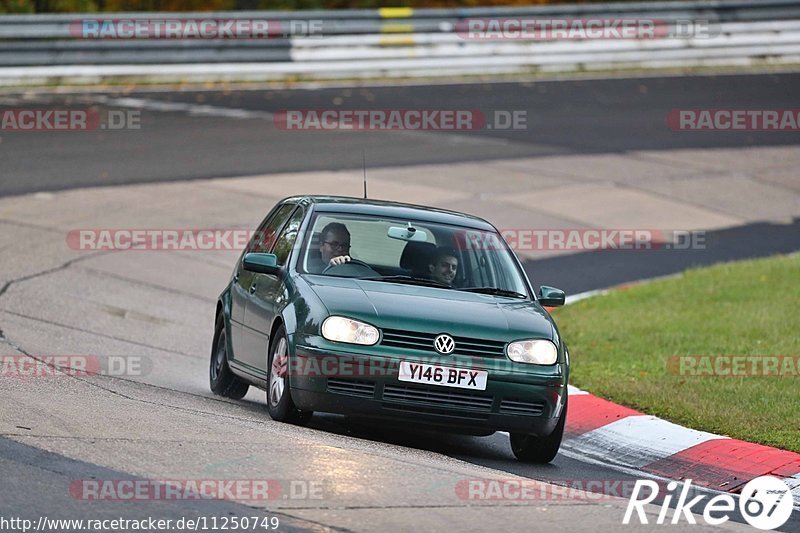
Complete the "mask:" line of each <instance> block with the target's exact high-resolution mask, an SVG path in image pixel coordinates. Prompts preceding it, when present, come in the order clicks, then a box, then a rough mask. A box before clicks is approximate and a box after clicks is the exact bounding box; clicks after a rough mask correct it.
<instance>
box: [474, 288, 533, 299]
mask: <svg viewBox="0 0 800 533" xmlns="http://www.w3.org/2000/svg"><path fill="white" fill-rule="evenodd" d="M458 290H460V291H464V292H478V293H480V294H494V295H495V296H510V297H511V298H527V296H525V295H524V294H522V293H520V292H517V291H510V290H508V289H501V288H500V287H466V288H464V289H458Z"/></svg>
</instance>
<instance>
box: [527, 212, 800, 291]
mask: <svg viewBox="0 0 800 533" xmlns="http://www.w3.org/2000/svg"><path fill="white" fill-rule="evenodd" d="M705 236H706V243H705V249H699V250H668V249H653V250H599V251H591V252H581V253H577V254H571V255H565V256H561V257H552V258H547V259H539V260H527V261H524V262H523V268H525V271H526V272H527V273H528V276H529V277H530V278H531V281H532V282H533V283H534V284H535V285H536V286H539V285H540V284H541V285H551V286H555V287H559V288H560V289H563V290H564V291H566V292H567V294H576V293H579V292H584V291H589V290H594V289H604V288H608V287H613V286H615V285H620V284H622V283H629V282H632V281H637V280H642V279H648V278H654V277H657V276H667V275H670V274H676V273H679V272H683V271H684V270H686V269H688V268H693V267H701V266H709V265H713V264H716V263H722V262H725V261H736V260H740V259H752V258H757V257H767V256H770V255H775V254H786V253H791V252H795V251H797V250H800V218H795V219H794V220H793V221H792V223H791V224H772V223H767V222H760V223H753V224H747V225H744V226H738V227H735V228H730V229H722V230H715V231H708V232H706V234H705Z"/></svg>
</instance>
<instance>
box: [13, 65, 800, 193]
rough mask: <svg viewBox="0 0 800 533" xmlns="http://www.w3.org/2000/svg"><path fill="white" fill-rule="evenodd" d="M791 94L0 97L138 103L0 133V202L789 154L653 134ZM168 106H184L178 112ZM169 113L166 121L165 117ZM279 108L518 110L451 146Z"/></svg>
mask: <svg viewBox="0 0 800 533" xmlns="http://www.w3.org/2000/svg"><path fill="white" fill-rule="evenodd" d="M798 94H800V74H798V73H786V74H765V75H757V76H755V75H754V76H737V75H719V76H693V77H675V78H638V79H637V78H632V79H609V80H575V81H562V82H529V83H511V82H509V83H492V84H465V85H427V86H425V85H420V86H404V87H402V86H401V87H354V88H346V87H344V88H327V89H326V88H322V89H315V90H306V89H300V90H249V91H191V90H188V91H185V92H175V91H157V92H152V91H150V92H135V91H134V92H128V91H122V90H120V91H119V92H116V93H114V92H110V93H106V94H104V95H97V96H91V95H90V96H88V97H84V96H79V95H54V96H40V97H33V98H30V99H24V98H15V97H14V96H13V95H7V96H6V97H5V98H4V97H3V95H1V94H0V107H2V106H8V107H11V108H35V107H37V106H41V107H74V108H80V109H85V108H87V106H95V108H96V109H99V110H101V111H102V110H104V109H107V108H109V107H111V108H117V107H119V104H120V100H119V98H137V99H142V100H144V101H145V102H144V103H142V106H144V107H143V108H141V112H142V114H141V128H140V129H138V130H122V131H113V132H112V131H100V130H98V131H93V132H80V133H77V134H72V133H69V132H45V133H37V132H29V133H15V134H6V135H3V136H2V142H1V143H0V169H2V172H0V196H2V195H9V194H21V193H27V192H37V191H42V190H60V189H69V188H74V187H84V186H97V185H115V184H128V183H137V182H154V181H156V182H157V181H173V180H184V179H197V178H214V177H221V176H244V175H255V174H266V173H273V172H293V171H303V170H330V169H349V168H354V169H360V167H361V161H362V150H365V151H366V154H367V161H368V165H369V166H375V167H378V166H382V167H383V166H395V165H410V164H420V163H447V162H454V161H479V160H485V159H501V158H514V157H535V156H546V155H558V154H562V155H569V154H595V153H619V152H625V151H633V150H671V149H677V148H713V147H739V146H741V147H747V146H768V145H773V146H774V145H790V144H798V143H799V142H800V133H798V131H793V132H753V133H745V134H743V133H742V132H709V131H697V132H685V131H681V132H676V131H673V130H671V129H670V128H669V127H667V125H666V117H667V115H668V114H669V113H670V111H671V110H673V109H704V108H709V107H713V108H717V109H762V108H765V107H768V108H770V109H791V108H794V107H796V105H797V95H798ZM181 104H183V105H188V106H193V107H192V108H190V109H189V110H188V112H187V110H186V109H184V108H181V107H180V105H181ZM159 105H160V106H161V107H160V108H159ZM176 105H177V106H178V107H174V106H176ZM164 106H167V107H164ZM169 106H173V109H175V111H173V112H170V111H169V109H170V108H169ZM201 106H208V107H206V108H203V107H201ZM215 108H221V110H222V111H221V112H220V110H219V109H215ZM288 109H317V110H320V109H353V110H361V109H428V110H437V109H446V110H479V111H481V112H482V113H483V114H484V115H485V116H486V117H487V120H489V121H490V122H495V123H496V121H495V120H494V119H493V118H492V117H494V113H495V111H498V110H499V111H506V112H514V111H523V112H525V113H526V118H527V124H526V126H527V127H526V128H523V129H515V130H499V129H497V128H494V129H488V128H484V129H478V130H473V131H469V132H464V133H461V134H459V135H453V134H452V132H443V133H436V132H425V133H422V134H420V133H419V132H397V131H394V132H390V131H381V132H347V131H285V130H281V129H279V128H277V127H275V125H274V124H273V121H272V114H273V113H276V112H279V111H281V110H288ZM231 110H238V111H239V112H241V115H240V116H241V118H233V117H232V116H231V115H230V114H229V112H230V111H231ZM220 114H222V116H219V115H220ZM432 179H434V178H432ZM487 181H488V180H487ZM487 187H491V184H490V183H487Z"/></svg>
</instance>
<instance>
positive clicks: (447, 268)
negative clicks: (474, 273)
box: [428, 246, 458, 286]
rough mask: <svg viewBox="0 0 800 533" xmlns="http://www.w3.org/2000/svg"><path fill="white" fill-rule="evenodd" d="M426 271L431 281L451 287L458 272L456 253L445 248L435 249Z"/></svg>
mask: <svg viewBox="0 0 800 533" xmlns="http://www.w3.org/2000/svg"><path fill="white" fill-rule="evenodd" d="M428 270H429V271H430V274H431V279H432V280H434V281H438V282H440V283H444V284H446V285H448V286H452V285H453V280H454V279H455V277H456V273H457V272H458V256H457V254H456V251H455V250H453V249H452V248H449V247H445V246H442V247H439V248H437V249H436V252H435V253H434V254H433V258H432V259H431V262H430V264H429V265H428Z"/></svg>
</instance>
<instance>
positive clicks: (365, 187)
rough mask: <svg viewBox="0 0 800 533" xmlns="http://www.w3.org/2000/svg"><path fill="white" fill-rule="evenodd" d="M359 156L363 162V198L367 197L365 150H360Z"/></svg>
mask: <svg viewBox="0 0 800 533" xmlns="http://www.w3.org/2000/svg"><path fill="white" fill-rule="evenodd" d="M361 158H362V160H363V162H364V200H366V199H367V151H366V150H361Z"/></svg>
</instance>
